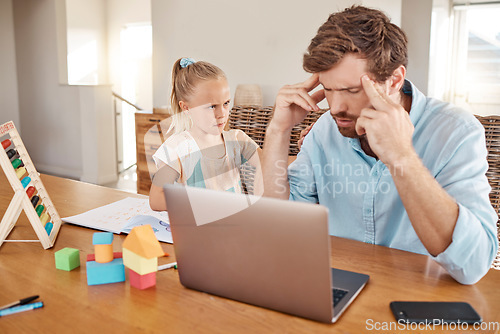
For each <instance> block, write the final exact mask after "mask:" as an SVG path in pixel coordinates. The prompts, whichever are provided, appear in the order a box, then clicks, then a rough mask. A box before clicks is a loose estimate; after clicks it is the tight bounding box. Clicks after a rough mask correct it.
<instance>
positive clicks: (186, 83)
mask: <svg viewBox="0 0 500 334" xmlns="http://www.w3.org/2000/svg"><path fill="white" fill-rule="evenodd" d="M220 78H224V79H227V78H226V74H225V73H224V72H223V71H222V70H221V69H220V68H218V67H217V66H215V65H213V64H211V63H208V62H206V61H196V62H195V61H194V60H193V59H191V58H179V59H178V60H177V61H176V62H175V64H174V67H173V69H172V93H171V94H170V104H171V108H172V124H171V125H170V128H169V130H168V132H170V130H172V129H173V130H174V133H180V132H182V131H186V130H189V129H190V128H191V126H192V122H191V118H189V116H187V115H186V114H185V113H184V112H182V110H181V107H180V106H179V101H188V100H189V99H190V98H191V97H192V96H193V94H194V90H195V88H196V85H197V84H198V83H199V82H200V81H202V80H217V79H220Z"/></svg>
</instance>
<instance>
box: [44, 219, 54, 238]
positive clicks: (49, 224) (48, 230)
mask: <svg viewBox="0 0 500 334" xmlns="http://www.w3.org/2000/svg"><path fill="white" fill-rule="evenodd" d="M52 227H54V224H52V222H48V223H47V224H45V231H47V234H48V235H50V232H52Z"/></svg>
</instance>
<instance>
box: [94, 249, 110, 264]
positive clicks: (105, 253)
mask: <svg viewBox="0 0 500 334" xmlns="http://www.w3.org/2000/svg"><path fill="white" fill-rule="evenodd" d="M94 251H95V261H96V262H99V263H108V262H111V261H113V245H94Z"/></svg>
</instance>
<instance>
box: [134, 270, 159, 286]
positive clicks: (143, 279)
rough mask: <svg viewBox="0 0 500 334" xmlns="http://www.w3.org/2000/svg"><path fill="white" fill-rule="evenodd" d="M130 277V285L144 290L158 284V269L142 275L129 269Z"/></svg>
mask: <svg viewBox="0 0 500 334" xmlns="http://www.w3.org/2000/svg"><path fill="white" fill-rule="evenodd" d="M128 278H129V280H130V286H133V287H134V288H137V289H139V290H144V289H147V288H150V287H152V286H155V285H156V271H155V272H152V273H149V274H146V275H140V274H138V273H136V272H135V271H133V270H132V269H129V271H128Z"/></svg>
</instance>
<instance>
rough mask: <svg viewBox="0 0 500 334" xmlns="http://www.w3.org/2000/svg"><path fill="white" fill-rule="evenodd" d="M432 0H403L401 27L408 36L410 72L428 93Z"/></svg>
mask: <svg viewBox="0 0 500 334" xmlns="http://www.w3.org/2000/svg"><path fill="white" fill-rule="evenodd" d="M431 19H432V0H419V1H415V0H403V3H402V11H401V28H402V29H403V30H404V31H405V32H406V35H407V36H408V54H409V61H408V72H407V75H406V77H407V78H408V79H410V80H411V81H412V82H413V83H414V84H415V85H416V86H417V87H418V88H419V90H420V91H421V92H422V93H424V94H427V91H428V86H429V57H430V43H431Z"/></svg>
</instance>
